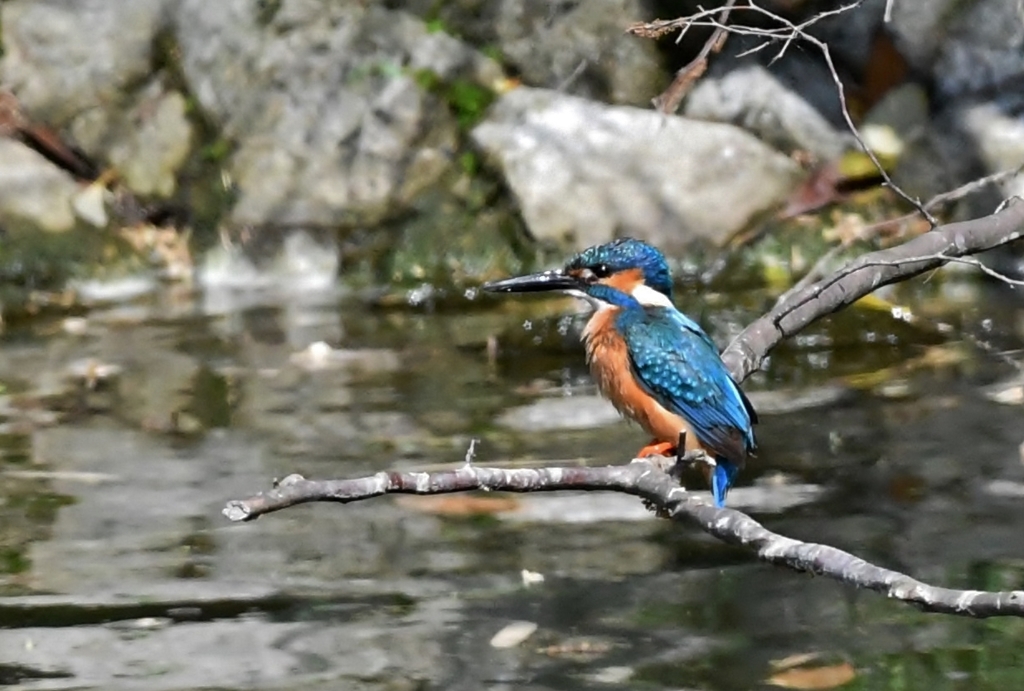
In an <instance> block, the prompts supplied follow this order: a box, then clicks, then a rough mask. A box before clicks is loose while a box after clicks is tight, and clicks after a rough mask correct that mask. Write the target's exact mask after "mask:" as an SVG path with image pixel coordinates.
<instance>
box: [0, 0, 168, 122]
mask: <svg viewBox="0 0 1024 691" xmlns="http://www.w3.org/2000/svg"><path fill="white" fill-rule="evenodd" d="M168 2H169V0H131V2H111V1H110V0H75V2H64V1H63V0H10V1H9V2H4V3H3V4H2V5H0V8H2V9H0V12H2V14H0V26H2V30H3V33H2V43H3V47H4V53H3V61H2V62H0V83H3V84H5V85H6V86H7V88H9V89H11V90H12V91H14V92H15V93H16V94H17V96H18V99H19V100H20V101H21V104H22V106H24V108H25V109H26V110H27V111H28V112H29V114H30V115H32V117H33V118H35V119H38V120H43V121H46V122H48V123H49V124H51V125H53V126H55V127H64V126H66V125H68V124H69V123H70V122H71V120H72V119H73V118H74V117H75V116H77V115H79V114H80V113H82V112H83V111H85V110H87V109H90V108H94V107H105V106H108V105H109V104H110V103H111V102H112V101H114V102H116V101H118V100H119V98H120V97H121V94H122V92H123V91H124V89H125V88H126V87H128V86H130V85H131V84H132V83H133V82H135V81H137V80H140V79H143V78H145V77H146V76H147V75H148V74H149V72H150V71H151V69H152V63H151V61H150V51H151V48H152V45H153V40H154V37H155V36H156V34H157V33H158V32H159V31H160V29H161V28H162V27H163V25H164V17H165V12H164V10H165V7H166V6H167V5H168Z"/></svg>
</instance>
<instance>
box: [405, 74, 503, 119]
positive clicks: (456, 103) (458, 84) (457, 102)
mask: <svg viewBox="0 0 1024 691" xmlns="http://www.w3.org/2000/svg"><path fill="white" fill-rule="evenodd" d="M412 78H413V79H414V80H415V81H416V83H417V84H418V85H419V86H420V88H421V89H423V90H424V91H427V92H429V93H432V94H434V95H435V96H437V97H438V98H440V99H441V100H442V101H444V103H445V105H447V106H448V108H449V110H451V112H452V114H453V115H455V119H456V121H457V122H458V123H459V129H460V130H462V131H463V132H466V131H469V130H470V129H472V128H473V126H474V125H476V124H477V123H478V122H480V120H481V119H482V118H483V116H484V114H485V113H486V112H487V109H488V108H489V107H490V106H491V104H492V103H494V99H495V98H496V96H497V95H496V94H495V93H494V91H492V90H491V89H488V88H487V87H485V86H482V85H480V84H477V83H476V82H473V81H470V80H468V79H453V80H451V81H445V80H444V79H442V78H441V76H440V75H438V74H437V73H436V72H434V71H433V70H428V69H421V70H416V71H414V72H413V73H412Z"/></svg>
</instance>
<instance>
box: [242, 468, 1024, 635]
mask: <svg viewBox="0 0 1024 691" xmlns="http://www.w3.org/2000/svg"><path fill="white" fill-rule="evenodd" d="M567 489H573V490H580V489H589V490H615V491H619V492H625V493H627V494H632V495H635V496H637V497H640V498H642V499H644V500H645V501H647V502H648V503H650V504H651V505H652V506H654V507H656V508H657V509H658V510H659V512H661V513H662V514H664V515H668V516H670V517H671V518H673V519H675V520H680V521H687V522H689V523H691V524H694V525H696V526H698V527H700V528H701V529H702V530H704V531H705V532H707V533H710V534H711V535H714V536H715V537H717V538H719V539H721V540H723V541H724V542H728V543H730V544H735V545H742V546H744V547H747V548H749V549H751V550H753V551H755V552H756V553H757V556H758V558H759V559H761V560H762V561H767V562H770V563H772V564H777V565H780V566H787V567H789V568H791V569H794V570H796V571H802V572H806V573H811V574H817V575H821V576H827V577H829V578H834V579H836V580H838V581H842V582H844V583H850V584H852V585H855V586H857V587H859V588H866V589H868V590H874V591H876V592H880V593H884V594H886V595H887V596H888V597H890V598H893V599H896V600H900V601H902V602H906V603H909V604H912V605H915V606H917V607H918V608H920V609H921V610H923V611H926V612H941V613H945V614H959V615H964V616H971V617H976V618H984V617H993V616H1024V591H1005V592H982V591H977V590H953V589H950V588H939V587H935V586H931V585H928V584H926V583H922V582H921V581H918V580H916V579H914V578H911V577H910V576H907V575H906V574H902V573H899V572H897V571H892V570H891V569H885V568H882V567H879V566H875V565H874V564H870V563H868V562H866V561H864V560H863V559H861V558H859V557H856V556H854V555H852V554H850V553H849V552H844V551H843V550H841V549H837V548H835V547H829V546H828V545H820V544H815V543H812V542H801V541H799V540H793V539H791V538H788V537H784V536H782V535H779V534H777V533H773V532H772V531H770V530H768V529H767V528H765V527H764V526H763V525H761V524H760V523H758V522H757V521H755V520H754V519H753V518H751V517H750V516H748V515H746V514H744V513H741V512H739V511H736V510H734V509H728V508H725V509H718V508H715V507H714V506H711V505H710V504H707V503H705V502H704V501H703V500H702V499H700V498H698V497H696V496H694V495H693V494H689V493H688V492H687V491H686V490H685V489H683V488H682V487H680V486H679V485H678V484H677V483H676V481H675V480H674V479H672V478H671V477H670V476H669V475H668V474H667V473H665V472H663V471H662V470H661V469H660V468H658V467H656V466H654V465H653V464H651V463H650V462H648V461H646V460H641V459H637V460H635V461H633V462H632V463H629V464H627V465H618V466H604V467H598V468H581V467H570V468H518V469H506V468H486V467H483V466H477V465H472V464H469V463H467V464H465V465H463V466H462V467H460V468H458V469H456V470H450V471H444V472H433V473H424V472H404V473H403V472H394V471H385V472H380V473H377V474H375V475H370V476H368V477H362V478H356V479H352V480H326V481H321V482H317V481H312V480H306V479H305V478H303V477H301V476H299V475H290V476H288V477H287V478H285V479H284V480H282V481H281V482H280V483H278V485H277V487H275V488H274V489H272V490H270V491H269V492H265V493H260V494H258V495H256V496H254V497H251V498H249V499H245V500H242V501H232V502H229V503H228V505H227V507H226V508H225V509H224V514H225V515H226V516H227V517H228V518H229V519H230V520H233V521H249V520H253V519H255V518H257V517H259V516H261V515H263V514H267V513H272V512H274V511H280V510H281V509H285V508H288V507H289V506H295V505H296V504H304V503H307V502H314V501H331V502H340V503H343V504H347V503H350V502H355V501H361V500H364V499H371V498H373V497H379V496H381V495H384V494H446V493H451V492H464V491H468V490H491V491H501V492H550V491H556V490H567Z"/></svg>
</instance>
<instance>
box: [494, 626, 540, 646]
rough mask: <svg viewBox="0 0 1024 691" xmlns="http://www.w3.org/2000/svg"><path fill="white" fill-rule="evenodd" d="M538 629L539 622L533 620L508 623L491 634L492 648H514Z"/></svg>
mask: <svg viewBox="0 0 1024 691" xmlns="http://www.w3.org/2000/svg"><path fill="white" fill-rule="evenodd" d="M536 630H537V624H536V623H535V622H532V621H514V622H512V623H511V624H508V625H506V626H505V628H503V629H502V630H501V631H498V633H496V634H494V635H493V636H491V647H492V648H514V647H516V646H517V645H519V644H520V643H522V642H523V641H525V640H526V639H527V638H529V637H530V636H532V635H533V633H534V631H536Z"/></svg>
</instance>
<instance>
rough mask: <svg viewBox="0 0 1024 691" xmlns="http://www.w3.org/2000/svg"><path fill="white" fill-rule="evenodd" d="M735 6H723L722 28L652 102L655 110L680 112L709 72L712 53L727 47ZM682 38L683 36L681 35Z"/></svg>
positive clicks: (729, 3)
mask: <svg viewBox="0 0 1024 691" xmlns="http://www.w3.org/2000/svg"><path fill="white" fill-rule="evenodd" d="M735 4H736V0H728V2H726V3H725V5H723V6H722V8H721V10H720V11H719V14H718V20H717V21H718V22H719V23H720V24H722V26H720V27H718V28H716V29H715V30H714V31H713V32H712V34H711V37H710V38H708V40H707V41H705V42H704V46H703V47H702V48H701V49H700V53H698V54H697V57H695V58H694V59H693V60H691V61H690V62H689V63H687V64H686V65H684V66H683V67H682V68H681V69H680V70H679V71H678V72H676V76H675V78H673V79H672V83H671V84H669V86H668V88H667V89H665V90H664V91H663V92H662V93H661V94H659V95H658V96H656V97H655V98H654V99H653V100H652V103H653V104H654V107H655V108H657V109H658V110H660V111H661V112H662V113H665V114H669V115H670V114H672V113H675V112H676V111H677V110H679V104H680V103H682V102H683V98H685V97H686V94H688V93H690V89H692V88H693V85H694V84H696V83H697V80H698V79H700V78H701V77H702V76H703V75H704V73H705V72H706V71H707V69H708V58H709V57H710V56H711V54H712V53H718V52H720V51H721V50H722V48H723V47H724V46H725V42H726V40H728V38H729V32H728V30H727V29H726V28H725V24H726V22H728V21H729V13H730V12H731V11H732V8H733V6H734V5H735ZM681 37H682V34H680V38H681Z"/></svg>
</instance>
